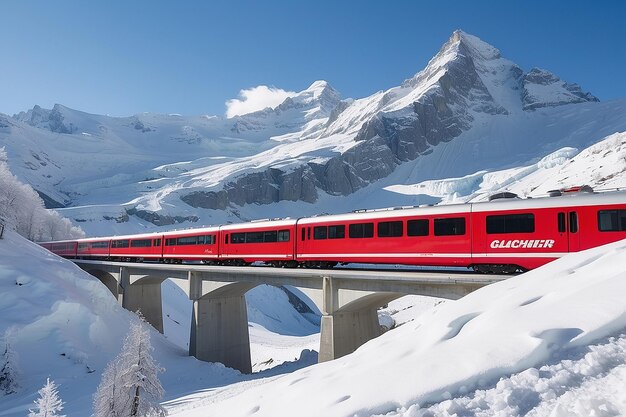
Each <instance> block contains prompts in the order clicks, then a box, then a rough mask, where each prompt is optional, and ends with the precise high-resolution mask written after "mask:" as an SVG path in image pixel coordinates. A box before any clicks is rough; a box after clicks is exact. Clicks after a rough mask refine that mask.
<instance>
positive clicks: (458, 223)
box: [435, 217, 465, 236]
mask: <svg viewBox="0 0 626 417" xmlns="http://www.w3.org/2000/svg"><path fill="white" fill-rule="evenodd" d="M464 234H465V218H464V217H452V218H450V219H435V236H453V235H464Z"/></svg>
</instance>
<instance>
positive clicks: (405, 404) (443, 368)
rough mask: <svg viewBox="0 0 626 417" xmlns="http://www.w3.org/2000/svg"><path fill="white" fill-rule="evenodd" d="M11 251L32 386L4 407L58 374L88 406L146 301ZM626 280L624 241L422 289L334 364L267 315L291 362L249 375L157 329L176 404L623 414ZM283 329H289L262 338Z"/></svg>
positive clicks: (282, 409) (233, 411) (5, 316)
mask: <svg viewBox="0 0 626 417" xmlns="http://www.w3.org/2000/svg"><path fill="white" fill-rule="evenodd" d="M0 259H2V262H1V264H0V290H1V293H2V298H1V299H0V300H1V301H0V313H1V314H0V332H2V333H3V334H7V333H5V332H6V330H7V329H8V328H10V332H9V333H8V334H10V341H11V345H12V348H13V349H14V350H15V351H16V352H17V357H18V360H17V365H18V366H17V368H18V369H19V376H18V382H19V386H20V388H19V390H18V392H17V393H15V394H11V395H7V396H3V397H0V416H23V415H25V413H26V410H27V408H28V407H30V406H32V401H33V400H34V399H35V397H36V392H37V390H38V389H39V388H40V387H41V386H42V385H43V383H44V382H45V378H46V377H50V378H51V379H52V380H54V381H55V383H56V384H57V385H58V386H59V395H60V397H61V398H62V399H63V400H64V401H65V402H66V406H65V409H64V412H65V413H67V415H68V416H88V415H89V414H90V413H91V395H92V394H93V392H95V388H96V386H97V384H98V382H99V379H100V374H101V372H102V370H103V369H104V366H105V365H106V363H107V362H108V361H109V360H110V359H111V358H112V357H114V356H115V355H116V354H117V351H118V350H119V348H120V346H121V341H122V339H123V336H124V335H125V333H126V331H127V329H128V325H129V320H130V317H131V316H130V315H131V314H132V313H130V312H127V311H124V310H123V309H122V308H121V307H119V306H118V305H117V304H116V302H115V300H114V299H113V297H111V296H110V294H109V293H108V292H107V290H106V288H105V287H104V286H103V285H101V284H100V283H99V282H98V281H97V280H96V279H95V278H92V277H90V276H89V275H86V274H85V273H84V272H82V271H81V270H80V269H78V268H77V267H75V266H74V265H73V264H71V263H70V262H67V261H65V260H62V259H59V258H57V257H55V256H53V255H51V254H49V253H47V252H46V251H45V250H43V249H41V248H39V247H37V246H35V245H33V244H31V243H29V242H27V241H25V240H23V239H22V238H20V237H18V236H17V235H15V234H13V233H11V232H9V233H8V234H6V235H5V238H4V239H2V240H0ZM625 291H626V241H620V242H616V243H613V244H610V245H607V246H604V247H600V248H595V249H592V250H588V251H585V252H580V253H576V254H571V255H568V256H565V257H564V258H561V259H560V260H557V261H555V262H552V263H550V264H548V265H546V266H544V267H542V268H540V269H537V270H534V271H531V272H528V273H526V274H523V275H519V276H516V277H513V278H510V279H508V280H506V281H502V282H500V283H497V284H493V285H490V286H488V287H484V288H482V289H480V290H478V291H475V292H474V293H472V294H470V295H468V296H466V297H464V298H462V299H460V300H458V301H446V302H443V303H441V302H438V301H437V302H433V304H436V305H435V307H432V308H431V307H427V308H426V309H425V310H426V311H425V312H423V313H421V312H420V311H419V310H422V311H423V310H424V309H420V308H416V310H417V311H416V312H415V314H414V315H412V316H411V315H410V314H409V315H407V314H408V311H410V310H409V309H408V307H409V306H410V305H412V304H413V302H412V301H413V300H409V301H408V302H407V301H406V300H405V301H402V300H400V301H399V302H398V303H397V304H395V306H394V305H390V306H389V307H388V308H387V309H386V313H385V314H386V315H389V314H394V315H396V317H397V318H398V320H397V321H398V323H399V324H401V325H400V326H398V327H397V328H395V329H393V330H391V331H389V332H387V333H385V334H384V335H382V336H381V337H379V338H377V339H374V340H372V341H370V342H368V343H366V344H365V345H363V346H362V347H361V348H359V349H358V350H357V351H356V352H354V353H353V354H351V355H348V356H346V357H343V358H340V359H337V360H335V361H331V362H326V363H323V364H315V365H312V364H313V363H314V362H315V356H316V355H315V354H314V353H312V352H311V351H310V350H308V349H309V348H307V347H306V346H315V343H316V341H314V340H312V339H311V336H303V337H302V338H299V337H298V336H297V335H296V336H293V335H292V336H289V337H288V338H281V336H280V335H278V334H276V333H269V332H268V331H267V330H261V329H262V327H261V326H260V325H254V324H253V325H252V326H253V327H252V329H253V330H252V332H251V340H252V341H253V347H252V350H253V352H254V351H255V350H256V351H257V352H258V351H259V350H272V349H274V352H276V358H277V360H278V361H281V360H285V359H288V358H289V359H290V361H289V362H288V363H284V364H283V365H280V366H278V367H275V368H272V369H270V370H267V371H263V372H260V373H255V374H252V375H241V374H239V373H238V372H236V371H233V370H230V369H227V368H224V367H223V366H222V365H220V364H209V363H203V362H199V361H197V360H195V359H194V358H191V357H188V356H187V355H186V352H185V350H183V349H181V348H179V347H178V346H176V345H175V344H173V343H171V342H170V341H168V340H167V339H166V338H164V337H163V336H162V335H159V334H158V333H156V332H155V331H152V332H151V336H152V343H153V345H154V346H155V352H154V357H155V358H156V360H157V361H158V362H159V363H160V364H161V365H162V366H163V367H165V368H166V371H165V373H163V374H162V375H161V382H162V384H163V387H164V388H165V391H166V394H165V398H166V400H165V402H164V406H165V407H166V409H167V410H168V412H169V415H172V416H180V417H183V416H186V417H193V416H206V415H228V416H247V415H254V416H298V417H300V416H302V417H304V416H320V415H323V416H346V417H347V416H355V415H356V416H394V417H395V416H411V417H413V416H439V415H444V416H446V415H449V416H453V415H464V416H465V415H467V416H488V415H489V416H491V415H498V416H517V415H519V416H522V415H531V416H535V415H536V416H541V415H553V416H557V417H561V416H590V415H594V416H614V415H620V414H622V415H623V414H625V413H626V390H625V389H624V387H626V302H624V298H623V294H624V293H625ZM275 297H277V299H279V298H280V297H279V296H278V293H277V294H276V295H275ZM180 310H181V311H183V310H184V308H181V309H180ZM168 311H169V312H170V313H171V312H172V311H173V309H170V310H168ZM274 312H275V313H276V314H280V315H281V316H282V315H283V314H284V313H287V315H288V314H290V313H289V311H288V310H281V309H280V308H276V309H275V311H274ZM400 312H402V313H404V316H403V317H401V316H400V315H397V314H398V313H400ZM179 315H183V313H180V314H179ZM291 326H292V325H288V324H287V325H286V328H289V327H291ZM255 328H256V329H257V330H259V332H258V333H257V332H256V330H255ZM275 330H276V329H275ZM281 331H282V330H281ZM166 333H167V332H166ZM255 333H256V334H255ZM284 333H288V330H287V331H285V332H284ZM269 334H272V335H273V336H272V338H274V339H275V340H273V341H271V343H266V344H265V345H263V343H259V340H260V338H263V337H264V338H265V340H267V339H268V337H269V336H268V335H269ZM259 335H261V336H259ZM263 335H265V336H263ZM170 337H172V336H170ZM276 339H280V340H283V342H284V343H285V344H286V345H288V346H291V349H292V351H291V353H288V354H287V355H283V354H281V353H280V351H281V346H280V342H276ZM298 340H299V341H298ZM255 343H256V344H257V346H256V347H255V346H254V344H255ZM270 345H271V346H273V347H271V346H270ZM261 346H263V347H261ZM299 347H302V348H303V352H302V354H301V355H300V356H299V358H300V359H299V361H296V362H294V361H293V359H295V358H290V356H292V355H293V354H294V352H295V349H296V348H299ZM269 354H270V355H274V353H269ZM305 365H312V366H308V367H306V368H304V369H300V370H296V371H295V372H293V371H294V370H295V369H297V368H301V367H302V366H305ZM259 369H260V368H259Z"/></svg>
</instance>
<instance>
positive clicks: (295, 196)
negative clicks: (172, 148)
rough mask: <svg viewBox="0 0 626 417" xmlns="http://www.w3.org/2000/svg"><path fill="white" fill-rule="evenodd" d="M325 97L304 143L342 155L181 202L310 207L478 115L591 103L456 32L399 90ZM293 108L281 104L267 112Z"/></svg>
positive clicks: (239, 180)
mask: <svg viewBox="0 0 626 417" xmlns="http://www.w3.org/2000/svg"><path fill="white" fill-rule="evenodd" d="M329 97H330V98H329V99H325V100H323V103H324V104H320V106H319V107H320V108H323V109H324V111H323V112H320V114H323V116H324V117H327V121H326V124H325V126H324V129H323V130H320V129H317V130H314V131H313V132H310V131H309V132H307V133H308V137H313V138H318V139H319V138H324V137H332V136H333V135H336V134H347V135H350V136H351V137H352V140H353V141H354V144H353V146H350V147H349V149H347V150H345V151H343V152H339V153H335V155H334V156H332V157H330V158H328V159H327V160H325V161H324V162H323V163H319V162H313V161H308V162H305V163H303V164H302V165H301V166H300V167H299V168H298V169H296V170H292V171H290V172H284V171H282V170H280V169H276V168H273V167H268V168H267V169H266V170H264V171H261V172H254V173H246V174H243V175H241V176H238V177H236V178H233V179H231V180H229V181H226V183H225V184H224V188H223V190H220V191H210V192H206V191H194V192H192V193H189V194H186V195H184V196H183V197H182V200H183V201H185V202H186V203H187V204H190V205H191V206H193V207H203V208H217V209H224V208H226V207H227V206H228V205H229V204H231V203H232V204H236V205H241V204H250V203H260V204H267V203H273V202H277V201H280V200H292V201H295V200H302V201H307V202H314V201H316V199H317V195H318V194H317V193H318V190H321V191H323V192H326V193H329V194H331V195H348V194H350V193H353V192H354V191H356V190H358V189H360V188H362V187H364V186H366V185H367V184H369V183H371V182H373V181H376V180H378V179H381V178H384V177H386V176H388V175H389V174H391V173H392V172H393V171H394V169H395V168H396V166H398V165H399V164H401V163H403V162H406V161H411V160H414V159H416V158H419V157H420V155H424V154H428V153H430V152H431V151H432V149H433V147H435V146H437V145H438V144H440V143H443V142H449V141H451V140H454V139H455V138H456V137H458V136H459V135H460V134H461V133H463V132H464V131H467V130H469V129H470V128H471V127H472V123H473V121H474V119H475V118H476V116H477V115H478V114H486V115H502V116H506V115H509V114H511V113H515V112H522V111H532V110H535V109H537V108H540V107H553V106H559V105H563V104H570V103H581V102H585V101H597V99H596V98H595V97H594V96H592V95H591V94H589V93H584V92H583V91H582V90H581V89H580V87H579V86H577V85H576V84H567V83H565V82H563V81H561V80H559V79H558V78H557V77H556V76H554V75H552V74H550V73H548V72H546V71H541V70H537V69H533V70H531V71H530V72H529V73H527V74H524V72H523V71H522V70H521V69H520V68H519V67H518V66H517V65H515V64H514V63H512V62H510V61H508V60H506V59H504V58H502V56H501V54H500V51H498V50H497V49H496V48H494V47H493V46H491V45H489V44H487V43H485V42H483V41H481V40H480V39H478V38H476V37H474V36H471V35H468V34H466V33H464V32H462V31H456V32H454V34H453V35H452V37H451V38H450V39H449V40H448V42H446V43H445V44H444V45H443V47H442V48H441V50H440V51H439V53H438V54H437V55H436V56H435V57H433V59H432V60H431V61H430V62H429V63H428V65H427V67H426V68H425V69H424V70H423V71H420V72H419V73H417V74H416V75H415V76H414V77H412V78H410V79H408V80H406V81H404V82H403V83H402V85H401V86H399V87H396V88H392V89H390V90H388V91H385V92H380V93H376V94H374V95H373V96H370V97H368V98H365V99H361V100H356V101H355V100H345V101H339V100H338V95H336V94H335V93H334V90H333V94H329ZM295 105H296V104H295V103H294V102H293V100H292V99H287V100H286V101H285V102H284V103H283V104H281V105H280V106H278V107H277V108H276V109H275V110H273V111H275V112H280V111H284V110H285V109H288V108H291V107H293V106H295ZM333 106H334V107H333ZM303 136H304V135H303Z"/></svg>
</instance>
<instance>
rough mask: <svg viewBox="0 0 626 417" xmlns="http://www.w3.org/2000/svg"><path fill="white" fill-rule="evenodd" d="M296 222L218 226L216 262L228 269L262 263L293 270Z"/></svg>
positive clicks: (284, 221)
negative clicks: (218, 239)
mask: <svg viewBox="0 0 626 417" xmlns="http://www.w3.org/2000/svg"><path fill="white" fill-rule="evenodd" d="M295 231H296V220H293V219H284V220H263V221H254V222H250V223H239V224H229V225H224V226H220V241H221V242H220V258H221V260H222V262H223V263H225V264H229V265H245V264H250V263H253V262H264V263H266V264H270V265H274V266H296V265H297V263H296V261H295V256H294V252H295Z"/></svg>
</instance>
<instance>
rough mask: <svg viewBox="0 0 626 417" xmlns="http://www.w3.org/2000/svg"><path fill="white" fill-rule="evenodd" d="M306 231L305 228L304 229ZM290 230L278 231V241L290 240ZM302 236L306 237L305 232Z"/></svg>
mask: <svg viewBox="0 0 626 417" xmlns="http://www.w3.org/2000/svg"><path fill="white" fill-rule="evenodd" d="M302 231H303V232H304V229H302ZM289 235H290V233H289V230H279V231H278V241H279V242H289ZM302 238H303V239H304V233H302Z"/></svg>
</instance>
